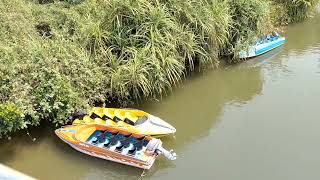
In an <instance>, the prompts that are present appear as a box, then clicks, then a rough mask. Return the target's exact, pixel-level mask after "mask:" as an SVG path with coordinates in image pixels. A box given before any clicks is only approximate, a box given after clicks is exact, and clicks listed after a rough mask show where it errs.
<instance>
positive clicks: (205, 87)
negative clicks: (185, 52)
mask: <svg viewBox="0 0 320 180" xmlns="http://www.w3.org/2000/svg"><path fill="white" fill-rule="evenodd" d="M260 74H261V73H260V68H259V67H253V68H241V67H231V68H228V69H220V70H215V71H211V72H207V73H204V74H197V75H194V76H193V77H192V78H190V79H189V78H188V80H187V81H186V82H184V83H183V84H182V85H181V87H179V88H177V89H175V90H174V92H173V93H172V94H171V95H169V96H168V97H166V98H164V99H163V100H162V101H161V102H158V103H145V104H142V105H141V106H140V107H139V108H140V109H144V110H146V111H148V112H150V113H151V114H155V115H157V116H159V117H161V118H163V119H165V120H167V121H168V122H170V123H171V124H173V125H174V126H175V127H176V128H177V133H176V134H175V138H169V139H165V140H164V141H165V145H167V144H168V145H172V147H174V149H176V150H177V151H178V153H179V151H182V150H183V149H184V148H185V145H188V144H189V143H191V144H192V142H193V141H197V140H199V139H201V137H205V136H207V134H208V133H209V131H210V129H211V128H212V126H214V125H215V123H217V121H218V120H219V116H220V115H221V113H223V111H222V109H223V107H224V105H225V104H228V103H235V104H238V105H239V106H242V105H243V104H245V103H246V102H247V101H250V100H251V99H252V98H253V97H254V96H256V95H257V94H259V93H260V92H261V91H262V85H263V82H262V78H261V76H260Z"/></svg>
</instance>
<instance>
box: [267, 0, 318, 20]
mask: <svg viewBox="0 0 320 180" xmlns="http://www.w3.org/2000/svg"><path fill="white" fill-rule="evenodd" d="M319 2H320V1H319V0H272V3H273V7H274V8H273V13H272V14H273V15H272V16H273V17H274V19H275V20H274V23H275V24H276V25H284V24H288V23H293V22H298V21H302V20H305V19H306V18H308V17H309V16H310V14H311V13H312V12H313V11H314V10H315V7H316V6H317V5H319Z"/></svg>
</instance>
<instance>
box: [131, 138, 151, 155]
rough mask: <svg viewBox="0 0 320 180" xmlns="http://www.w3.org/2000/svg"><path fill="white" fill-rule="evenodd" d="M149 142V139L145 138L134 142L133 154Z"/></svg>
mask: <svg viewBox="0 0 320 180" xmlns="http://www.w3.org/2000/svg"><path fill="white" fill-rule="evenodd" d="M148 143H149V141H147V140H145V139H144V140H141V141H138V142H136V143H134V144H133V145H134V151H133V152H132V154H135V153H136V152H137V151H141V150H142V148H143V147H145V146H147V144H148Z"/></svg>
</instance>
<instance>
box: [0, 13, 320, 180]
mask: <svg viewBox="0 0 320 180" xmlns="http://www.w3.org/2000/svg"><path fill="white" fill-rule="evenodd" d="M319 29H320V18H319V17H317V18H314V19H312V20H311V21H308V22H304V23H301V24H297V25H293V26H290V27H289V28H288V31H287V32H286V34H285V37H286V38H287V43H286V44H285V45H284V46H283V47H281V48H277V49H275V50H274V51H272V52H270V53H267V54H265V55H263V56H260V57H257V58H254V59H251V60H248V61H247V62H245V63H242V64H239V65H235V66H231V67H225V68H221V69H218V70H215V71H210V72H206V73H202V74H196V75H193V76H192V77H190V78H188V80H186V81H185V82H183V83H182V84H181V86H180V87H178V88H176V89H175V90H174V91H173V92H172V93H171V94H170V95H168V96H167V97H165V98H163V99H162V100H161V101H160V102H149V103H147V102H146V103H144V104H141V105H140V106H139V107H138V108H140V109H143V110H145V111H147V112H150V113H151V114H155V115H157V116H160V117H161V118H163V119H165V120H167V121H169V122H170V123H171V124H173V125H174V126H175V127H176V128H177V133H176V135H175V137H167V138H164V139H163V141H164V146H165V147H166V148H173V149H175V150H176V152H177V153H178V155H179V158H178V160H177V161H174V162H170V161H167V160H165V159H164V158H162V157H160V158H159V159H157V161H156V163H155V164H154V166H153V167H152V169H151V170H150V171H148V172H147V174H146V176H145V177H143V179H196V178H198V179H223V180H228V179H236V180H239V179H241V180H249V179H250V180H256V179H266V180H267V179H268V180H270V179H291V180H292V179H318V178H319V177H318V167H319V166H320V156H318V152H319V150H320V144H319V143H318V141H319V138H320V130H319V129H320V121H319V116H320V114H319V110H318V106H317V105H318V102H319V101H320V98H319V96H318V93H319V91H320V85H319V83H318V82H319V80H320V74H319V72H320V32H319ZM54 129H55V128H54V127H52V126H50V125H48V124H43V125H42V127H37V128H33V129H30V130H29V132H30V135H31V136H32V137H35V138H37V140H36V141H35V142H33V141H32V139H31V138H30V137H29V136H28V135H27V134H26V132H21V133H19V134H16V135H14V136H13V138H12V140H10V141H8V140H2V141H0V144H1V146H0V162H1V163H3V164H6V165H8V166H10V167H13V168H15V169H17V170H20V171H22V172H25V173H27V174H30V175H31V176H34V177H36V178H40V179H117V180H118V179H139V178H140V175H141V173H142V171H141V170H139V169H137V168H132V167H128V166H125V165H121V164H117V163H112V162H109V161H105V160H101V159H98V158H93V157H90V156H88V155H84V154H81V153H79V152H77V151H76V150H74V149H72V148H70V147H69V146H68V145H67V144H65V143H63V142H62V141H60V140H59V139H58V138H57V137H56V136H55V135H54V132H53V130H54Z"/></svg>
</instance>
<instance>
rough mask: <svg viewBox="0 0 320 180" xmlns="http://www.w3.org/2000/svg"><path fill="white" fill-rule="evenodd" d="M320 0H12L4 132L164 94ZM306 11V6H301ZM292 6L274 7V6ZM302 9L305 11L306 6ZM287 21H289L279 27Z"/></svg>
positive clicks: (2, 33)
mask: <svg viewBox="0 0 320 180" xmlns="http://www.w3.org/2000/svg"><path fill="white" fill-rule="evenodd" d="M317 2H318V0H312V1H311V0H310V1H298V0H294V1H292V2H291V1H290V2H287V1H280V0H279V1H277V0H274V1H272V2H271V1H266V0H2V1H1V3H0V42H1V43H0V63H1V66H0V136H1V135H4V134H6V133H8V132H11V131H15V130H18V129H22V128H26V127H28V126H30V125H38V124H39V123H40V121H41V120H43V119H46V120H50V121H52V122H53V123H55V124H63V123H66V122H67V121H68V120H69V115H70V114H71V113H72V112H74V111H75V110H76V109H78V108H86V107H87V106H88V104H92V103H93V102H94V101H96V100H97V99H103V100H106V101H107V102H110V101H112V102H116V103H120V104H122V105H126V103H128V102H130V101H134V100H137V99H144V98H146V99H147V98H153V97H158V96H161V95H163V94H164V93H166V92H168V91H170V90H171V89H172V88H173V87H174V86H176V85H177V84H178V83H179V82H180V80H181V79H182V78H183V77H184V76H185V75H186V74H187V73H188V72H189V71H192V70H201V69H203V68H207V67H217V66H218V65H219V57H220V56H222V55H229V54H232V53H234V52H237V51H238V50H239V49H240V48H242V47H243V46H245V45H248V44H249V43H250V42H251V41H252V39H253V37H254V36H257V35H259V34H261V33H265V32H267V31H269V29H270V28H271V27H272V25H273V24H276V21H277V19H278V20H279V19H281V20H282V19H284V18H279V16H282V17H287V19H288V22H293V21H298V20H302V19H304V18H306V17H307V15H308V12H309V11H310V10H312V9H313V7H314V6H315V5H316V4H317ZM301 7H303V8H301ZM277 8H278V9H279V8H282V9H285V11H284V12H283V13H280V14H277V13H274V10H272V11H270V9H277ZM300 9H301V10H300ZM279 24H281V23H279Z"/></svg>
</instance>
